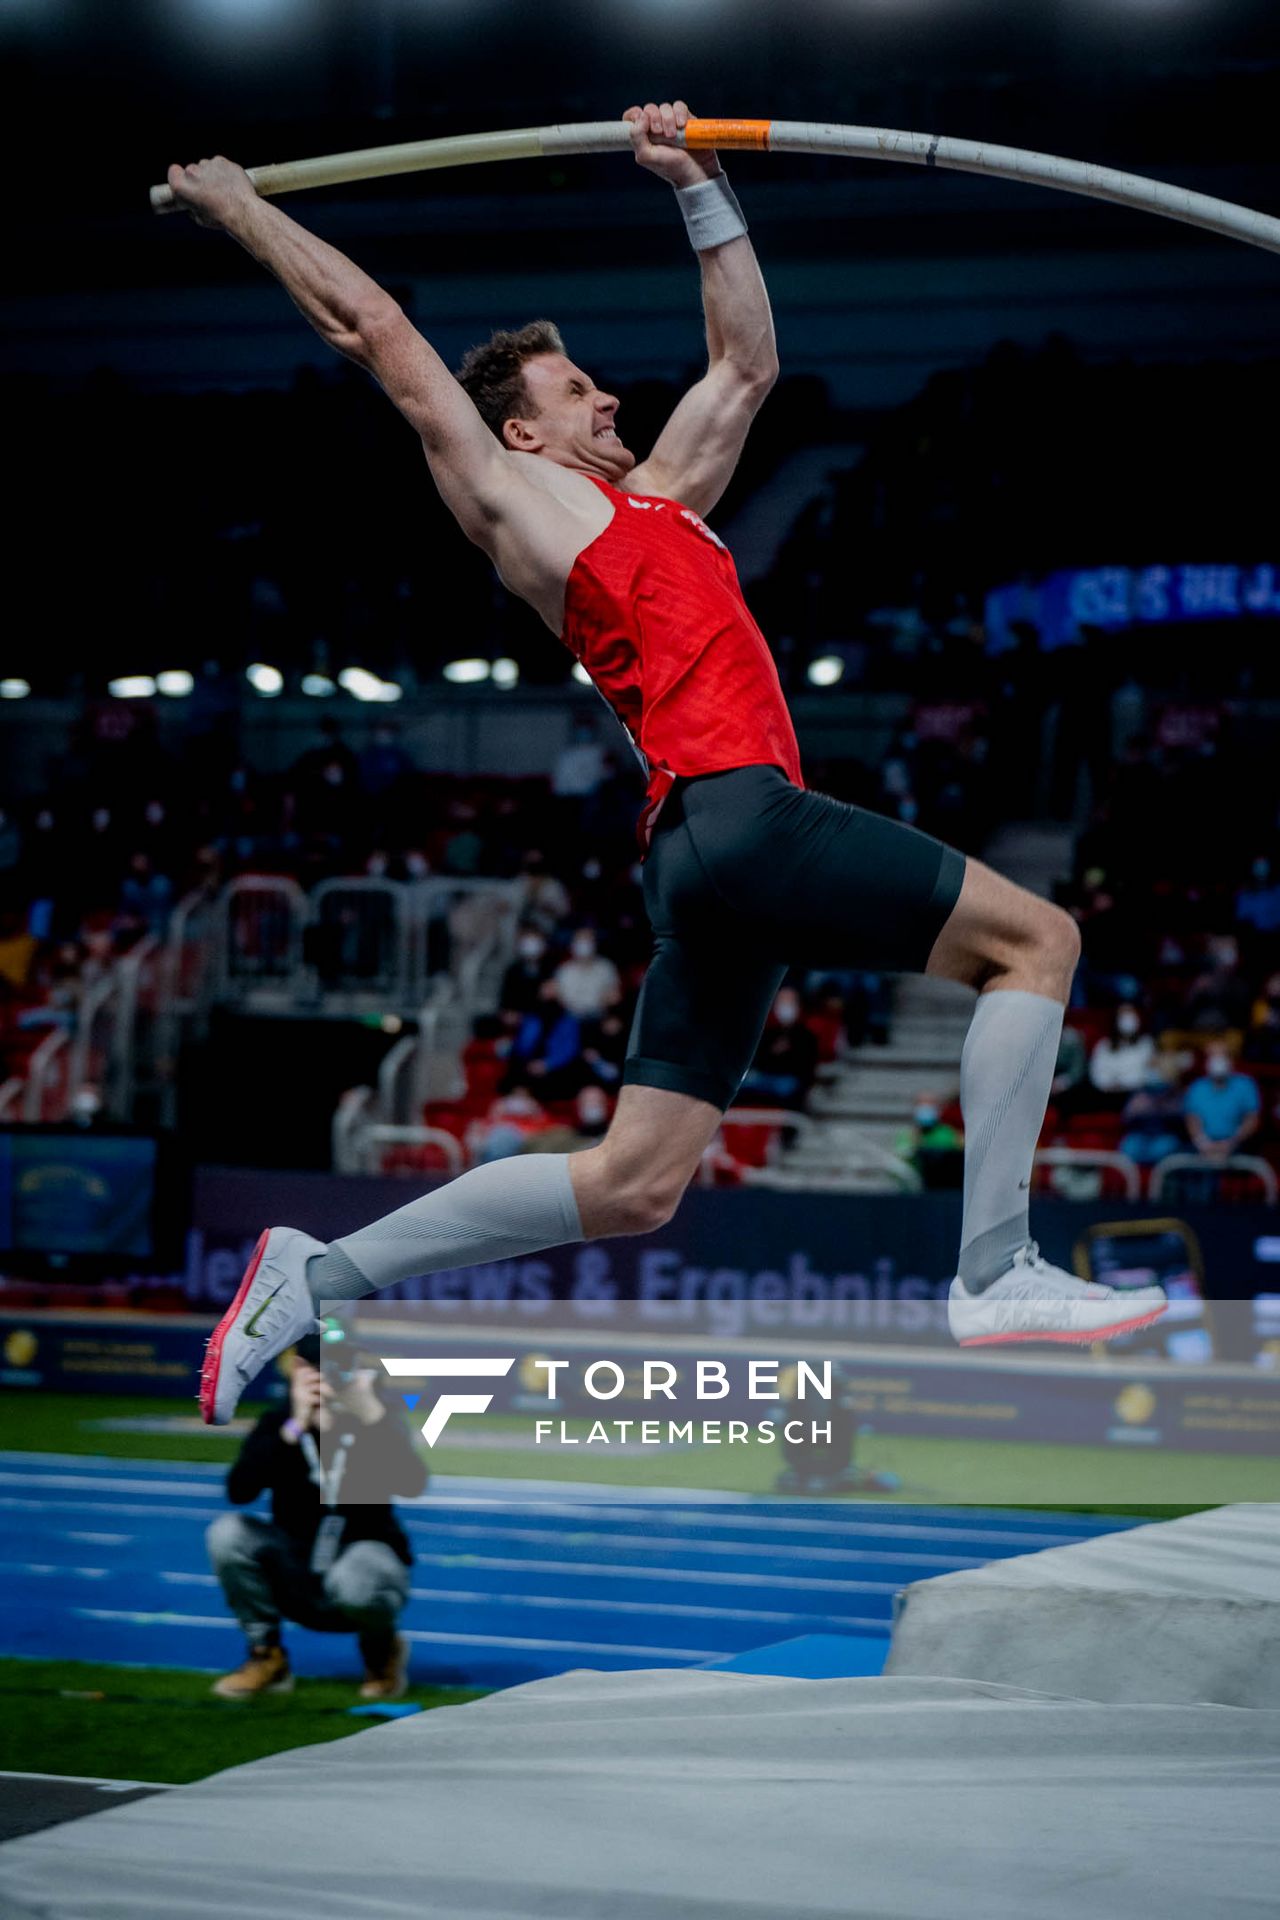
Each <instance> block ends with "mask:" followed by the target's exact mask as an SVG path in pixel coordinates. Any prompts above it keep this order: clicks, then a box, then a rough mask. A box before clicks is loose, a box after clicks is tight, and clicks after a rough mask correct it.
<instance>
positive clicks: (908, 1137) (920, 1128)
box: [894, 1093, 964, 1190]
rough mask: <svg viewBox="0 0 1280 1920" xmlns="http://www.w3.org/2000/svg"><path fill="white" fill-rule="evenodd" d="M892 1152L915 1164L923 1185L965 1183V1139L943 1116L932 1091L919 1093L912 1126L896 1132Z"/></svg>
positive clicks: (937, 1185) (942, 1186)
mask: <svg viewBox="0 0 1280 1920" xmlns="http://www.w3.org/2000/svg"><path fill="white" fill-rule="evenodd" d="M894 1152H895V1153H896V1154H897V1156H898V1158H899V1159H900V1160H905V1161H906V1162H907V1165H908V1166H910V1167H914V1168H915V1170H916V1172H917V1173H918V1174H919V1175H920V1179H921V1182H922V1183H923V1185H924V1186H926V1187H928V1188H930V1189H931V1190H932V1189H934V1188H945V1187H958V1186H961V1185H962V1184H963V1182H964V1138H963V1136H962V1135H961V1134H959V1133H957V1132H956V1129H955V1128H954V1127H952V1126H948V1125H947V1123H946V1121H945V1120H944V1119H943V1117H942V1107H941V1103H940V1101H939V1099H938V1096H937V1094H935V1093H918V1094H917V1095H916V1104H915V1108H914V1111H913V1112H912V1115H911V1125H910V1127H909V1128H906V1129H904V1131H903V1132H902V1133H900V1134H899V1135H898V1138H897V1140H896V1141H895V1143H894Z"/></svg>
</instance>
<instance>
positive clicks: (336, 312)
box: [169, 158, 526, 546]
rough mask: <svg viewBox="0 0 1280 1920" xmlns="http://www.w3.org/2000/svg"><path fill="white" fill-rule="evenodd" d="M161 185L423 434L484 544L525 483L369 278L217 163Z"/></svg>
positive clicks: (447, 487) (451, 499) (460, 515)
mask: <svg viewBox="0 0 1280 1920" xmlns="http://www.w3.org/2000/svg"><path fill="white" fill-rule="evenodd" d="M169 185H170V186H171V187H172V188H173V191H174V193H175V194H176V195H177V197H178V199H179V200H181V201H182V202H183V204H184V205H185V206H186V208H187V210H188V211H189V212H190V213H191V215H192V216H193V218H194V219H196V220H197V221H198V222H199V223H200V225H201V226H209V227H221V228H222V229H223V231H224V232H226V233H228V234H230V235H231V238H232V239H233V240H238V241H239V243H240V245H241V246H242V247H244V248H245V250H246V251H247V252H248V253H251V254H252V255H253V257H254V258H255V259H256V260H260V261H261V262H262V265H263V266H264V267H266V268H267V269H268V270H269V271H270V272H271V273H273V274H274V275H275V276H276V278H277V280H279V282H280V284H281V285H282V286H283V287H284V289H285V291H286V292H287V293H288V294H289V296H290V297H291V299H292V300H293V302H294V304H295V305H296V306H297V307H298V309H299V310H300V312H301V313H302V314H303V316H304V317H305V318H306V319H307V320H309V321H310V323H311V325H312V326H313V327H314V328H315V330H316V332H317V333H318V334H319V335H320V337H321V338H322V339H323V340H327V341H328V343H329V345H330V346H331V347H333V348H334V349H335V350H336V351H337V352H338V353H341V354H344V355H345V356H346V357H347V359H348V360H354V361H355V362H356V364H357V365H358V366H362V367H365V368H367V370H368V371H369V372H370V373H372V374H373V376H374V378H375V379H376V380H377V381H378V383H379V385H380V386H381V387H382V388H383V390H384V391H385V392H386V394H387V396H388V398H389V399H390V400H392V401H393V402H394V404H395V405H396V406H397V407H398V408H399V410H400V412H401V413H402V414H404V416H405V418H406V419H407V420H408V421H409V422H410V424H411V425H412V426H413V427H415V428H416V429H417V431H418V433H419V434H421V436H422V443H423V447H424V449H425V451H426V455H427V459H428V462H429V463H430V466H431V472H432V476H433V478H434V479H435V482H436V485H437V486H438V487H439V489H440V492H441V494H442V495H443V497H444V500H445V504H446V505H447V506H448V507H449V508H450V509H451V511H452V512H453V514H454V516H455V518H456V519H457V520H458V521H459V523H460V524H461V526H462V528H463V531H464V532H465V533H467V534H468V535H469V536H470V538H472V539H473V540H476V541H478V542H479V544H481V545H482V546H483V545H486V544H487V539H486V535H487V534H488V533H490V532H491V531H492V529H493V527H494V526H495V524H496V523H497V522H498V521H500V520H501V518H502V516H503V513H504V510H505V505H506V503H507V501H508V500H509V498H510V495H511V493H512V491H513V490H515V489H519V488H522V487H523V486H524V485H525V484H526V483H524V482H523V481H522V480H521V479H520V478H519V477H518V476H517V474H516V473H515V470H514V465H515V463H514V457H513V456H512V455H511V454H509V453H507V452H506V451H505V450H504V449H503V448H502V447H501V446H500V445H499V444H498V442H497V441H496V440H495V439H494V437H493V435H492V434H491V433H490V432H489V429H488V428H487V427H486V426H485V424H484V422H483V420H482V419H481V418H480V415H479V414H478V413H477V411H476V409H475V406H474V405H473V403H472V401H471V398H470V396H469V395H468V394H467V393H465V392H464V391H463V389H462V388H461V387H460V386H459V385H458V382H457V381H456V380H455V379H454V377H453V375H452V374H451V373H450V372H449V369H448V368H447V367H446V366H445V364H444V362H443V360H441V358H440V356H439V355H438V354H437V353H436V351H435V349H434V348H433V347H432V346H431V345H429V343H428V342H427V341H426V340H424V339H423V337H422V335H421V334H420V333H419V332H418V331H417V329H416V327H414V326H413V325H412V323H411V322H410V321H409V319H408V318H407V316H406V315H405V314H404V313H403V311H402V310H401V308H400V307H399V306H398V305H397V303H396V302H395V301H394V300H393V299H392V298H391V295H390V294H389V293H387V292H386V291H385V290H384V289H383V288H382V287H380V286H379V285H378V283H377V281H376V280H372V279H370V277H369V275H368V274H367V273H365V272H363V270H362V269H361V268H359V267H357V266H356V265H355V264H354V262H353V261H351V260H348V259H347V257H346V255H345V254H342V253H339V252H338V250H337V248H336V247H331V246H329V244H328V243H327V241H324V240H320V239H318V238H317V237H316V235H315V234H313V233H308V232H307V230H306V228H305V227H300V226H299V225H298V223H297V221H296V220H291V219H290V218H289V216H288V214H286V213H283V212H281V210H280V208H279V207H277V206H273V205H272V204H271V202H270V201H269V200H262V199H260V198H259V197H258V195H257V193H256V192H255V191H254V188H253V183H252V181H251V180H250V179H249V176H248V175H247V174H246V173H245V171H244V169H243V168H242V167H238V166H236V165H235V163H234V162H233V161H230V160H225V159H222V158H218V159H214V160H201V161H200V162H199V163H198V164H197V165H195V166H190V167H178V166H174V167H170V169H169Z"/></svg>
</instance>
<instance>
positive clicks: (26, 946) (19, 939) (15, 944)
mask: <svg viewBox="0 0 1280 1920" xmlns="http://www.w3.org/2000/svg"><path fill="white" fill-rule="evenodd" d="M38 946H39V942H38V941H37V940H36V937H35V935H34V934H33V933H29V932H28V931H27V927H26V923H25V916H24V915H23V913H22V911H21V909H20V908H18V907H3V908H0V985H4V984H7V985H8V986H10V987H11V988H12V989H13V991H14V992H15V993H22V992H23V991H24V990H25V989H26V986H27V982H28V981H29V980H30V978H31V971H32V967H33V966H34V964H35V957H36V951H37V948H38Z"/></svg>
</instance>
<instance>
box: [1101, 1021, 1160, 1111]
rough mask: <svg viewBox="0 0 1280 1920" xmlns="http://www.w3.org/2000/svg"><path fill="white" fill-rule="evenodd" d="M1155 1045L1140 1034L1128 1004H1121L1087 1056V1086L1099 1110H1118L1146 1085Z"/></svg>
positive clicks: (1148, 1035) (1139, 1024)
mask: <svg viewBox="0 0 1280 1920" xmlns="http://www.w3.org/2000/svg"><path fill="white" fill-rule="evenodd" d="M1155 1051H1156V1043H1155V1041H1154V1040H1153V1039H1152V1037H1151V1035H1150V1034H1149V1033H1144V1031H1143V1027H1142V1015H1141V1013H1140V1012H1139V1010H1138V1008H1137V1007H1135V1006H1134V1004H1133V1002H1132V1001H1131V1000H1122V1001H1121V1003H1120V1005H1119V1006H1118V1007H1117V1008H1116V1010H1115V1014H1114V1015H1113V1017H1112V1021H1111V1031H1110V1033H1106V1034H1104V1035H1103V1036H1102V1038H1101V1040H1099V1042H1098V1044H1097V1045H1096V1046H1095V1048H1094V1049H1093V1052H1092V1053H1091V1054H1090V1056H1089V1082H1090V1085H1091V1086H1092V1087H1093V1089H1094V1092H1095V1094H1096V1095H1097V1096H1098V1098H1097V1104H1098V1106H1100V1107H1114V1108H1116V1109H1117V1110H1119V1109H1120V1108H1122V1107H1123V1106H1124V1105H1125V1103H1126V1102H1127V1100H1128V1099H1129V1096H1130V1095H1131V1094H1134V1093H1137V1091H1138V1089H1139V1088H1140V1087H1144V1086H1145V1085H1146V1083H1147V1079H1148V1076H1149V1075H1150V1072H1151V1063H1152V1061H1153V1060H1154V1058H1155Z"/></svg>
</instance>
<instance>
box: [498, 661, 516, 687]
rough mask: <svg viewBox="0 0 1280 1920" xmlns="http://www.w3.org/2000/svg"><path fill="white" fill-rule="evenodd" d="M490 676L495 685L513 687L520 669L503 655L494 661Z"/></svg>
mask: <svg viewBox="0 0 1280 1920" xmlns="http://www.w3.org/2000/svg"><path fill="white" fill-rule="evenodd" d="M492 678H493V684H494V686H495V687H514V686H515V684H516V682H517V680H519V678H520V669H519V667H518V666H517V665H516V663H515V661H514V660H508V659H506V658H505V656H504V658H503V659H501V660H495V661H494V663H493V671H492Z"/></svg>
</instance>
